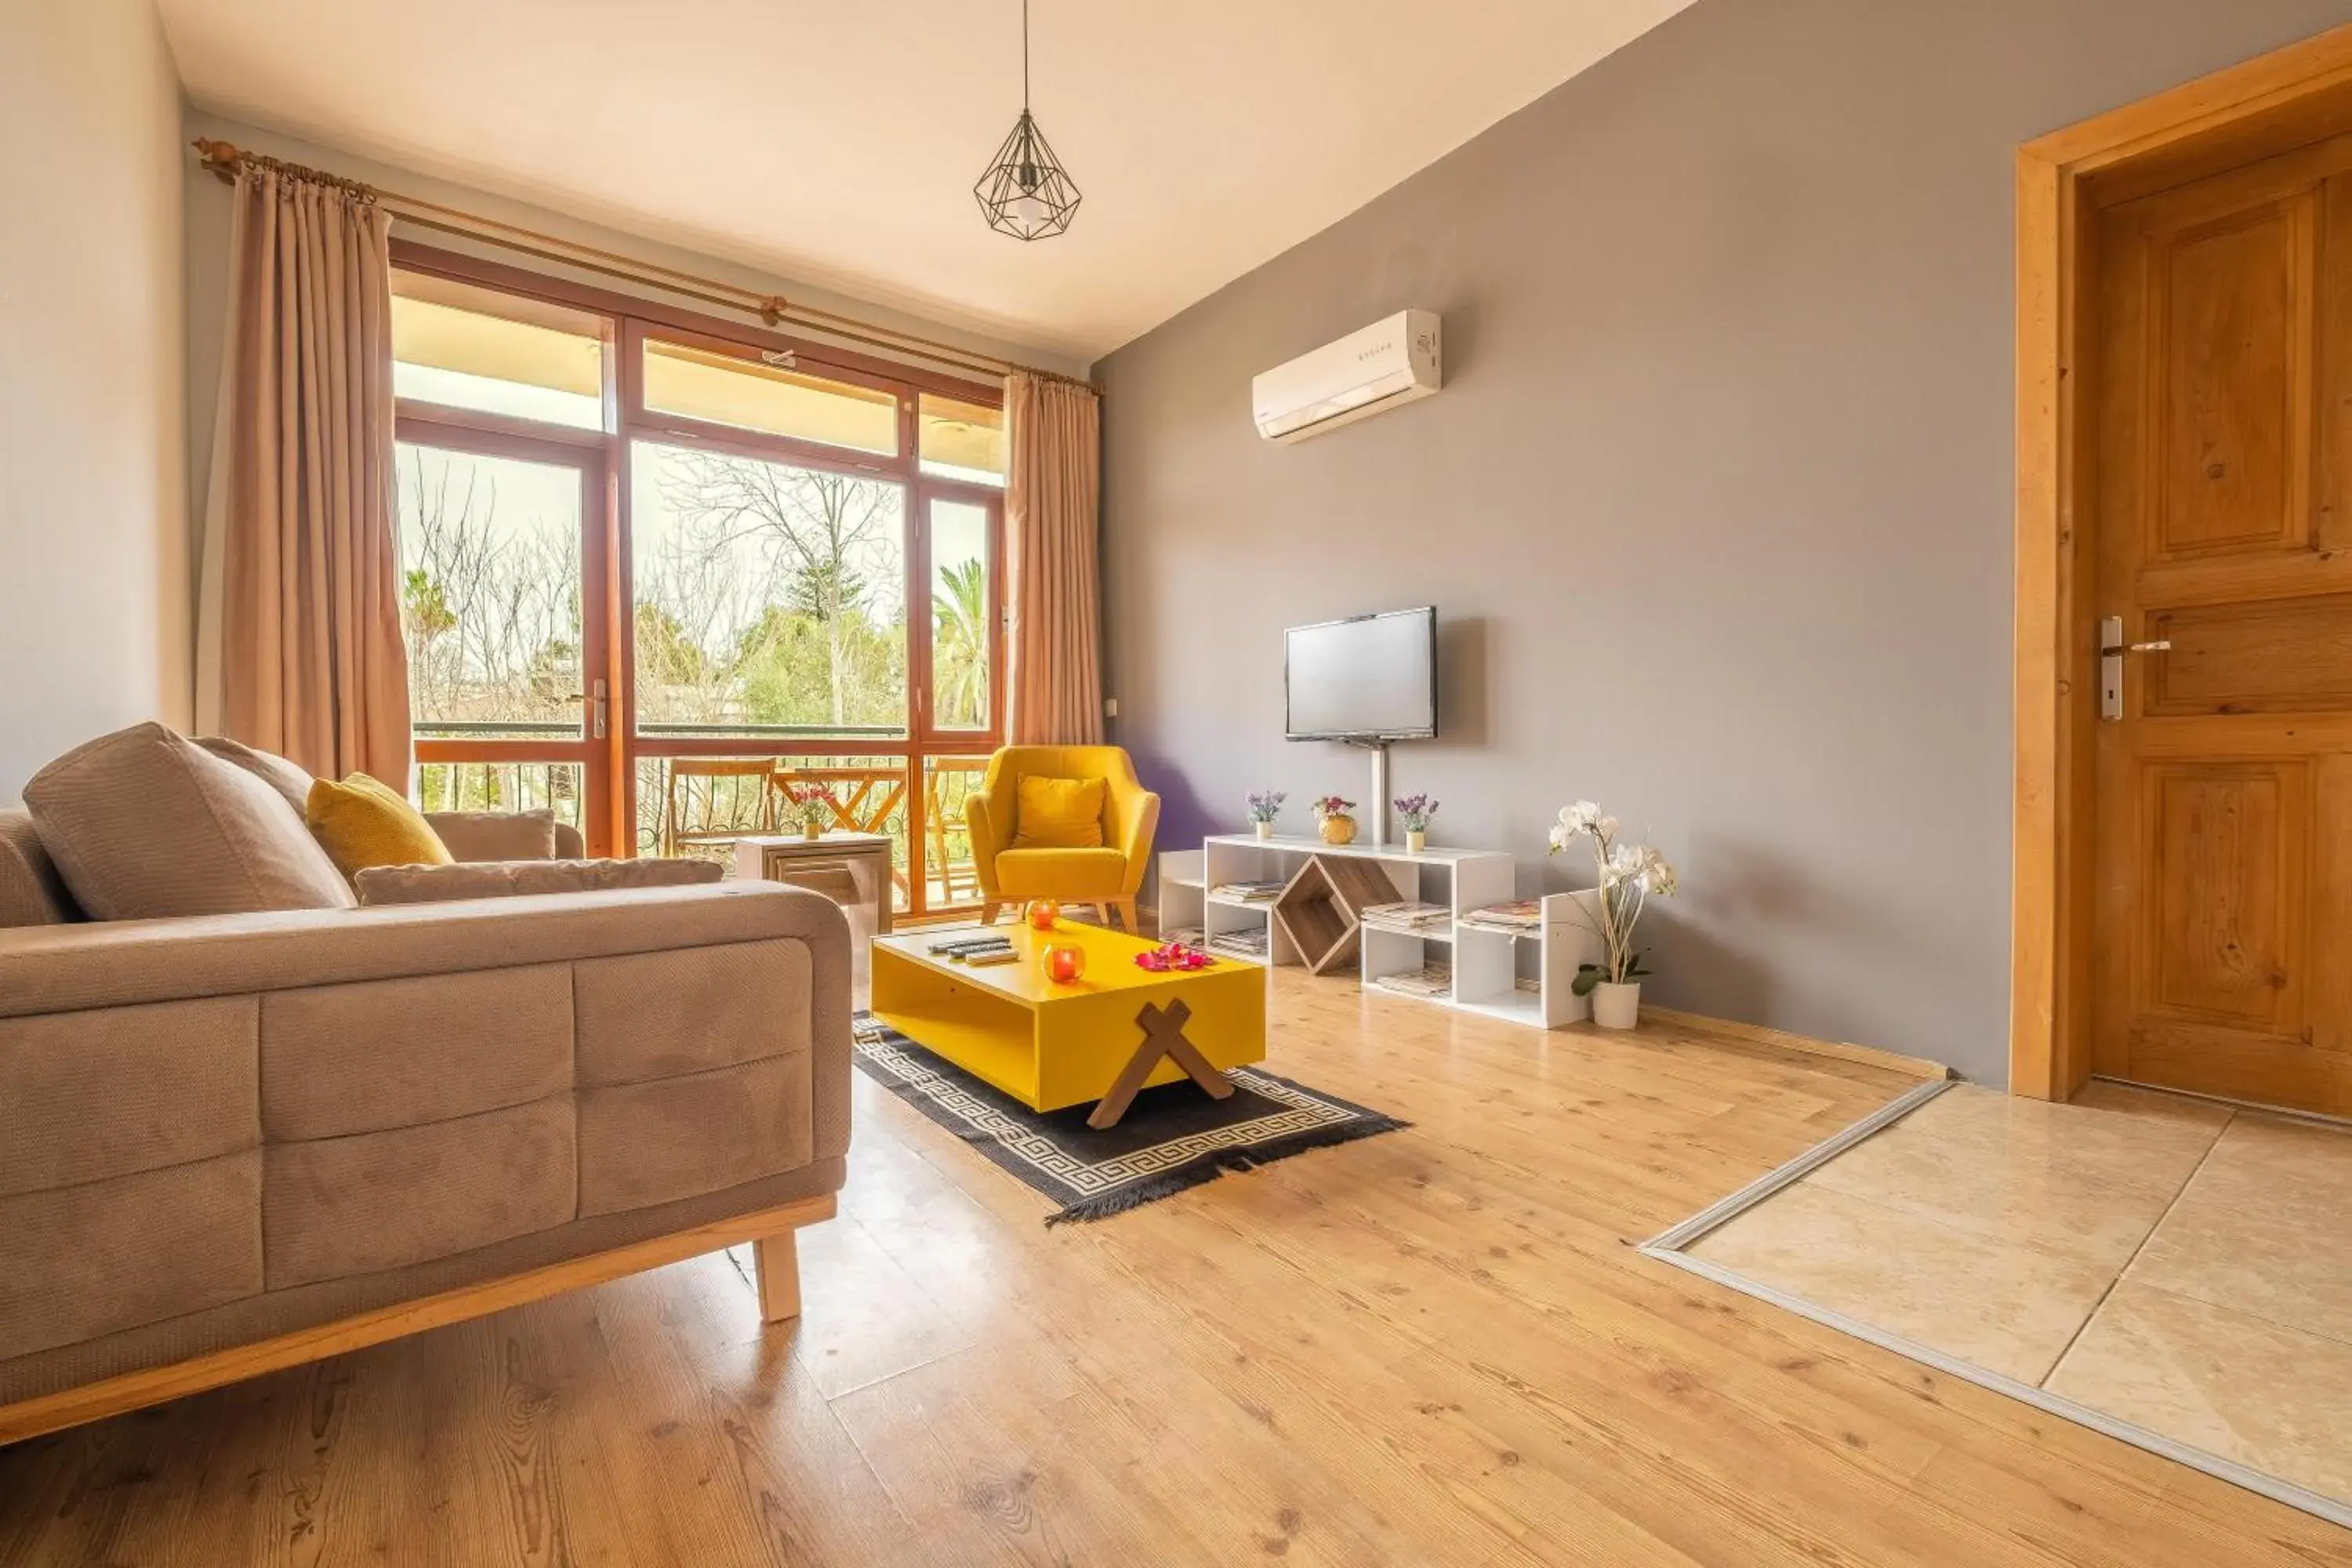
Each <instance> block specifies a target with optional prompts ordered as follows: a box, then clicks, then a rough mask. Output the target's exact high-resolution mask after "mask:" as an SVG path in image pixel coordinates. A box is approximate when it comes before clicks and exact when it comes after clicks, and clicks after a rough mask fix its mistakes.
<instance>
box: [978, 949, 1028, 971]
mask: <svg viewBox="0 0 2352 1568" xmlns="http://www.w3.org/2000/svg"><path fill="white" fill-rule="evenodd" d="M1020 956H1021V955H1020V954H1019V953H1017V952H1013V950H1012V949H1011V948H1009V947H1006V948H999V949H992V950H990V951H989V952H975V953H973V954H971V956H970V957H968V958H966V959H965V960H964V963H965V964H966V965H967V966H968V967H970V968H972V969H985V968H987V967H988V966H989V965H990V964H992V963H1013V961H1014V960H1016V959H1018V958H1019V957H1020Z"/></svg>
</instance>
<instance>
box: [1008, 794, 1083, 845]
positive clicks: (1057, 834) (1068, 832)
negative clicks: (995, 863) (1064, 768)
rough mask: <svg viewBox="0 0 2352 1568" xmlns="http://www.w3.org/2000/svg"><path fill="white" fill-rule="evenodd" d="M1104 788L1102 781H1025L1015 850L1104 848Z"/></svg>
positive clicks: (1015, 825) (1017, 812) (1016, 823)
mask: <svg viewBox="0 0 2352 1568" xmlns="http://www.w3.org/2000/svg"><path fill="white" fill-rule="evenodd" d="M1103 787H1104V786H1103V781H1102V780H1100V779H1041V778H1026V779H1023V780H1022V781H1021V801H1020V805H1018V806H1016V807H1015V808H1014V809H1015V815H1014V816H1013V847H1014V848H1015V849H1099V848H1101V847H1102V841H1103V837H1102V813H1103Z"/></svg>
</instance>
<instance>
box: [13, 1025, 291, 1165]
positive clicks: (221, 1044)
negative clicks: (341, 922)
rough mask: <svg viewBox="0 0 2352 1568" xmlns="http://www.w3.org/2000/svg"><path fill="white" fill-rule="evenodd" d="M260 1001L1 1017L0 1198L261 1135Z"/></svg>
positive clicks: (196, 1155)
mask: <svg viewBox="0 0 2352 1568" xmlns="http://www.w3.org/2000/svg"><path fill="white" fill-rule="evenodd" d="M260 1011H261V1003H260V999H259V998H257V997H253V996H205V997H202V998H198V999H195V1000H193V1001H186V1002H153V1003H149V1004H147V1005H144V1006H136V1007H98V1008H92V1009H90V1010H89V1011H87V1012H79V1013H45V1014H39V1015H37V1016H33V1017H29V1018H0V1195H5V1194H13V1193H25V1192H34V1191H38V1190H40V1189H42V1188H47V1187H65V1186H73V1185H76V1184H79V1183H83V1182H100V1181H105V1180H108V1179H110V1178H111V1177H115V1176H127V1175H131V1174H132V1173H136V1172H140V1171H153V1170H161V1169H162V1168H163V1167H164V1166H167V1165H181V1164H185V1163H188V1162H190V1161H192V1160H208V1159H212V1158H214V1157H215V1156H218V1155H222V1154H233V1153H236V1152H238V1151H240V1150H245V1149H252V1148H255V1147H257V1146H258V1145H259V1144H260V1142H261V1118H260V1115H259V1113H258V1111H257V1102H258V1100H259V1095H258V1093H257V1075H258V1068H257V1061H256V1053H255V1048H254V1046H255V1039H256V1036H257V1019H258V1016H259V1014H260Z"/></svg>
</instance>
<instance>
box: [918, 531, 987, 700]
mask: <svg viewBox="0 0 2352 1568" xmlns="http://www.w3.org/2000/svg"><path fill="white" fill-rule="evenodd" d="M931 668H932V671H933V679H935V680H936V681H937V682H938V687H939V704H940V712H939V723H940V727H941V728H942V729H950V730H980V729H985V728H986V727H987V725H988V567H987V564H986V563H984V562H982V560H980V559H979V558H978V557H977V556H975V557H973V558H972V559H971V560H969V561H961V562H959V563H956V564H955V565H953V566H949V567H946V568H944V569H942V570H941V572H940V586H939V587H938V588H936V589H935V590H933V592H932V594H931Z"/></svg>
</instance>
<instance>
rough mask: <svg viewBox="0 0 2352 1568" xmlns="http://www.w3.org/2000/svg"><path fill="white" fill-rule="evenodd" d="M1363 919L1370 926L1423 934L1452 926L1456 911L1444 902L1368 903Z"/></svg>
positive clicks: (1415, 934) (1416, 934)
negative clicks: (1448, 907)
mask: <svg viewBox="0 0 2352 1568" xmlns="http://www.w3.org/2000/svg"><path fill="white" fill-rule="evenodd" d="M1363 921H1364V923H1365V924H1366V925H1368V926H1379V927H1381V929H1382V930H1384V931H1403V932H1404V933H1405V934H1406V935H1408V936H1422V935H1425V934H1427V933H1428V932H1430V931H1444V930H1446V929H1448V928H1449V927H1451V926H1452V925H1453V924H1454V911H1453V910H1449V909H1447V908H1446V907H1445V906H1444V904H1426V903H1419V902H1406V903H1399V904H1366V905H1365V906H1364V910H1363Z"/></svg>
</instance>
